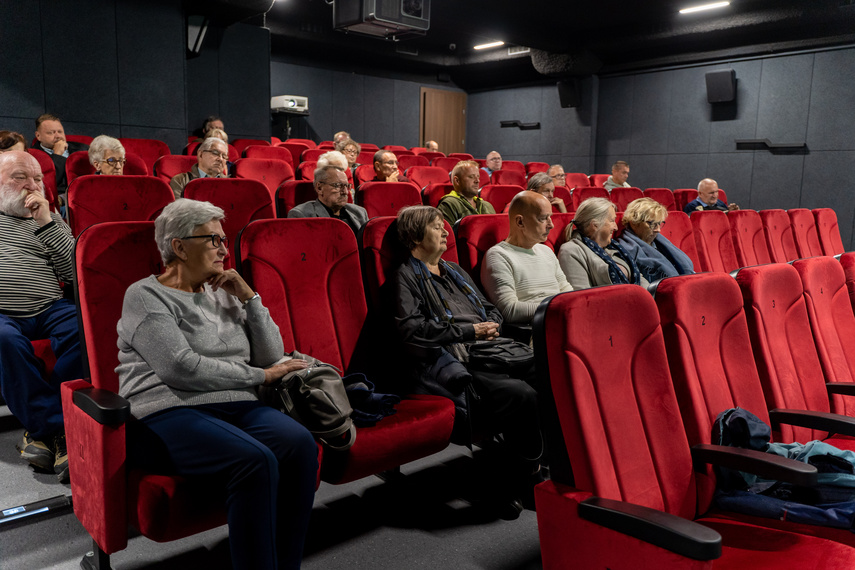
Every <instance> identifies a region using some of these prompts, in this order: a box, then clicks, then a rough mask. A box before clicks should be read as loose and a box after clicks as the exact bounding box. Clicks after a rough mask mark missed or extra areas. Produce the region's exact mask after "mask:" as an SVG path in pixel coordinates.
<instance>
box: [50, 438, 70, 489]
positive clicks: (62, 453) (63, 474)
mask: <svg viewBox="0 0 855 570" xmlns="http://www.w3.org/2000/svg"><path fill="white" fill-rule="evenodd" d="M53 448H54V454H55V457H56V459H55V460H54V463H53V472H54V473H56V478H57V479H59V482H60V483H68V481H69V477H68V451H67V449H66V446H65V434H62V435H58V436H56V437H54V438H53Z"/></svg>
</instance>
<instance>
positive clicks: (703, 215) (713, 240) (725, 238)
mask: <svg viewBox="0 0 855 570" xmlns="http://www.w3.org/2000/svg"><path fill="white" fill-rule="evenodd" d="M689 221H691V222H692V230H693V231H694V232H695V245H696V246H697V247H698V259H700V262H701V265H700V271H718V272H723V273H730V272H731V271H734V270H736V269H738V268H739V262H738V261H737V260H736V252H735V251H734V249H733V238H732V237H730V224H729V223H728V222H727V214H725V213H724V212H721V211H718V210H709V211H704V212H695V213H694V214H692V215H691V216H690V217H689Z"/></svg>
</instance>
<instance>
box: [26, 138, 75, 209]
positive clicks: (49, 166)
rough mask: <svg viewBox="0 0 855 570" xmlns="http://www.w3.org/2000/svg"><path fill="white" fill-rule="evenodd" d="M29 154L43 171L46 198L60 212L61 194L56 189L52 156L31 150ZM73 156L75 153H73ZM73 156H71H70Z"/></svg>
mask: <svg viewBox="0 0 855 570" xmlns="http://www.w3.org/2000/svg"><path fill="white" fill-rule="evenodd" d="M27 152H29V153H30V156H32V157H34V158H35V159H36V160H37V161H38V163H39V168H41V170H42V183H43V184H44V186H45V198H47V200H48V202H50V203H51V206H52V207H53V208H54V209H56V210H57V211H59V202H58V199H59V194H58V193H57V189H56V165H55V164H54V163H53V160H52V159H51V157H50V155H49V154H48V153H46V152H43V151H41V150H38V149H34V148H29V149H27ZM72 154H73V153H72ZM69 156H71V155H69Z"/></svg>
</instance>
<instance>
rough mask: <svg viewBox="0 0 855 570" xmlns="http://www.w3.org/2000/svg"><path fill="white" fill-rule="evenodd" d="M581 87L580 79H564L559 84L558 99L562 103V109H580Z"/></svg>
mask: <svg viewBox="0 0 855 570" xmlns="http://www.w3.org/2000/svg"><path fill="white" fill-rule="evenodd" d="M580 91H581V89H580V87H579V80H578V79H563V80H561V81H559V82H558V99H559V100H560V101H561V108H562V109H566V108H568V107H578V106H579V103H580V101H581V95H580Z"/></svg>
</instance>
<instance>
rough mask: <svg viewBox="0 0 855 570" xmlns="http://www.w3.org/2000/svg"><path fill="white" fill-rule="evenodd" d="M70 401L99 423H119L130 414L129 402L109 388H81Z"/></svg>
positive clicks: (124, 420)
mask: <svg viewBox="0 0 855 570" xmlns="http://www.w3.org/2000/svg"><path fill="white" fill-rule="evenodd" d="M71 401H72V402H74V405H75V406H77V407H78V408H80V409H81V410H83V412H84V413H85V414H86V415H88V416H89V417H91V418H92V419H93V420H95V421H96V422H98V423H99V424H101V425H120V424H123V423H125V422H126V421H128V418H129V417H130V416H131V403H130V402H128V401H127V400H125V399H124V398H122V397H121V396H119V395H118V394H116V393H115V392H110V391H109V390H102V389H100V388H83V389H82V390H77V391H75V392H74V394H73V395H72V400H71Z"/></svg>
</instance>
